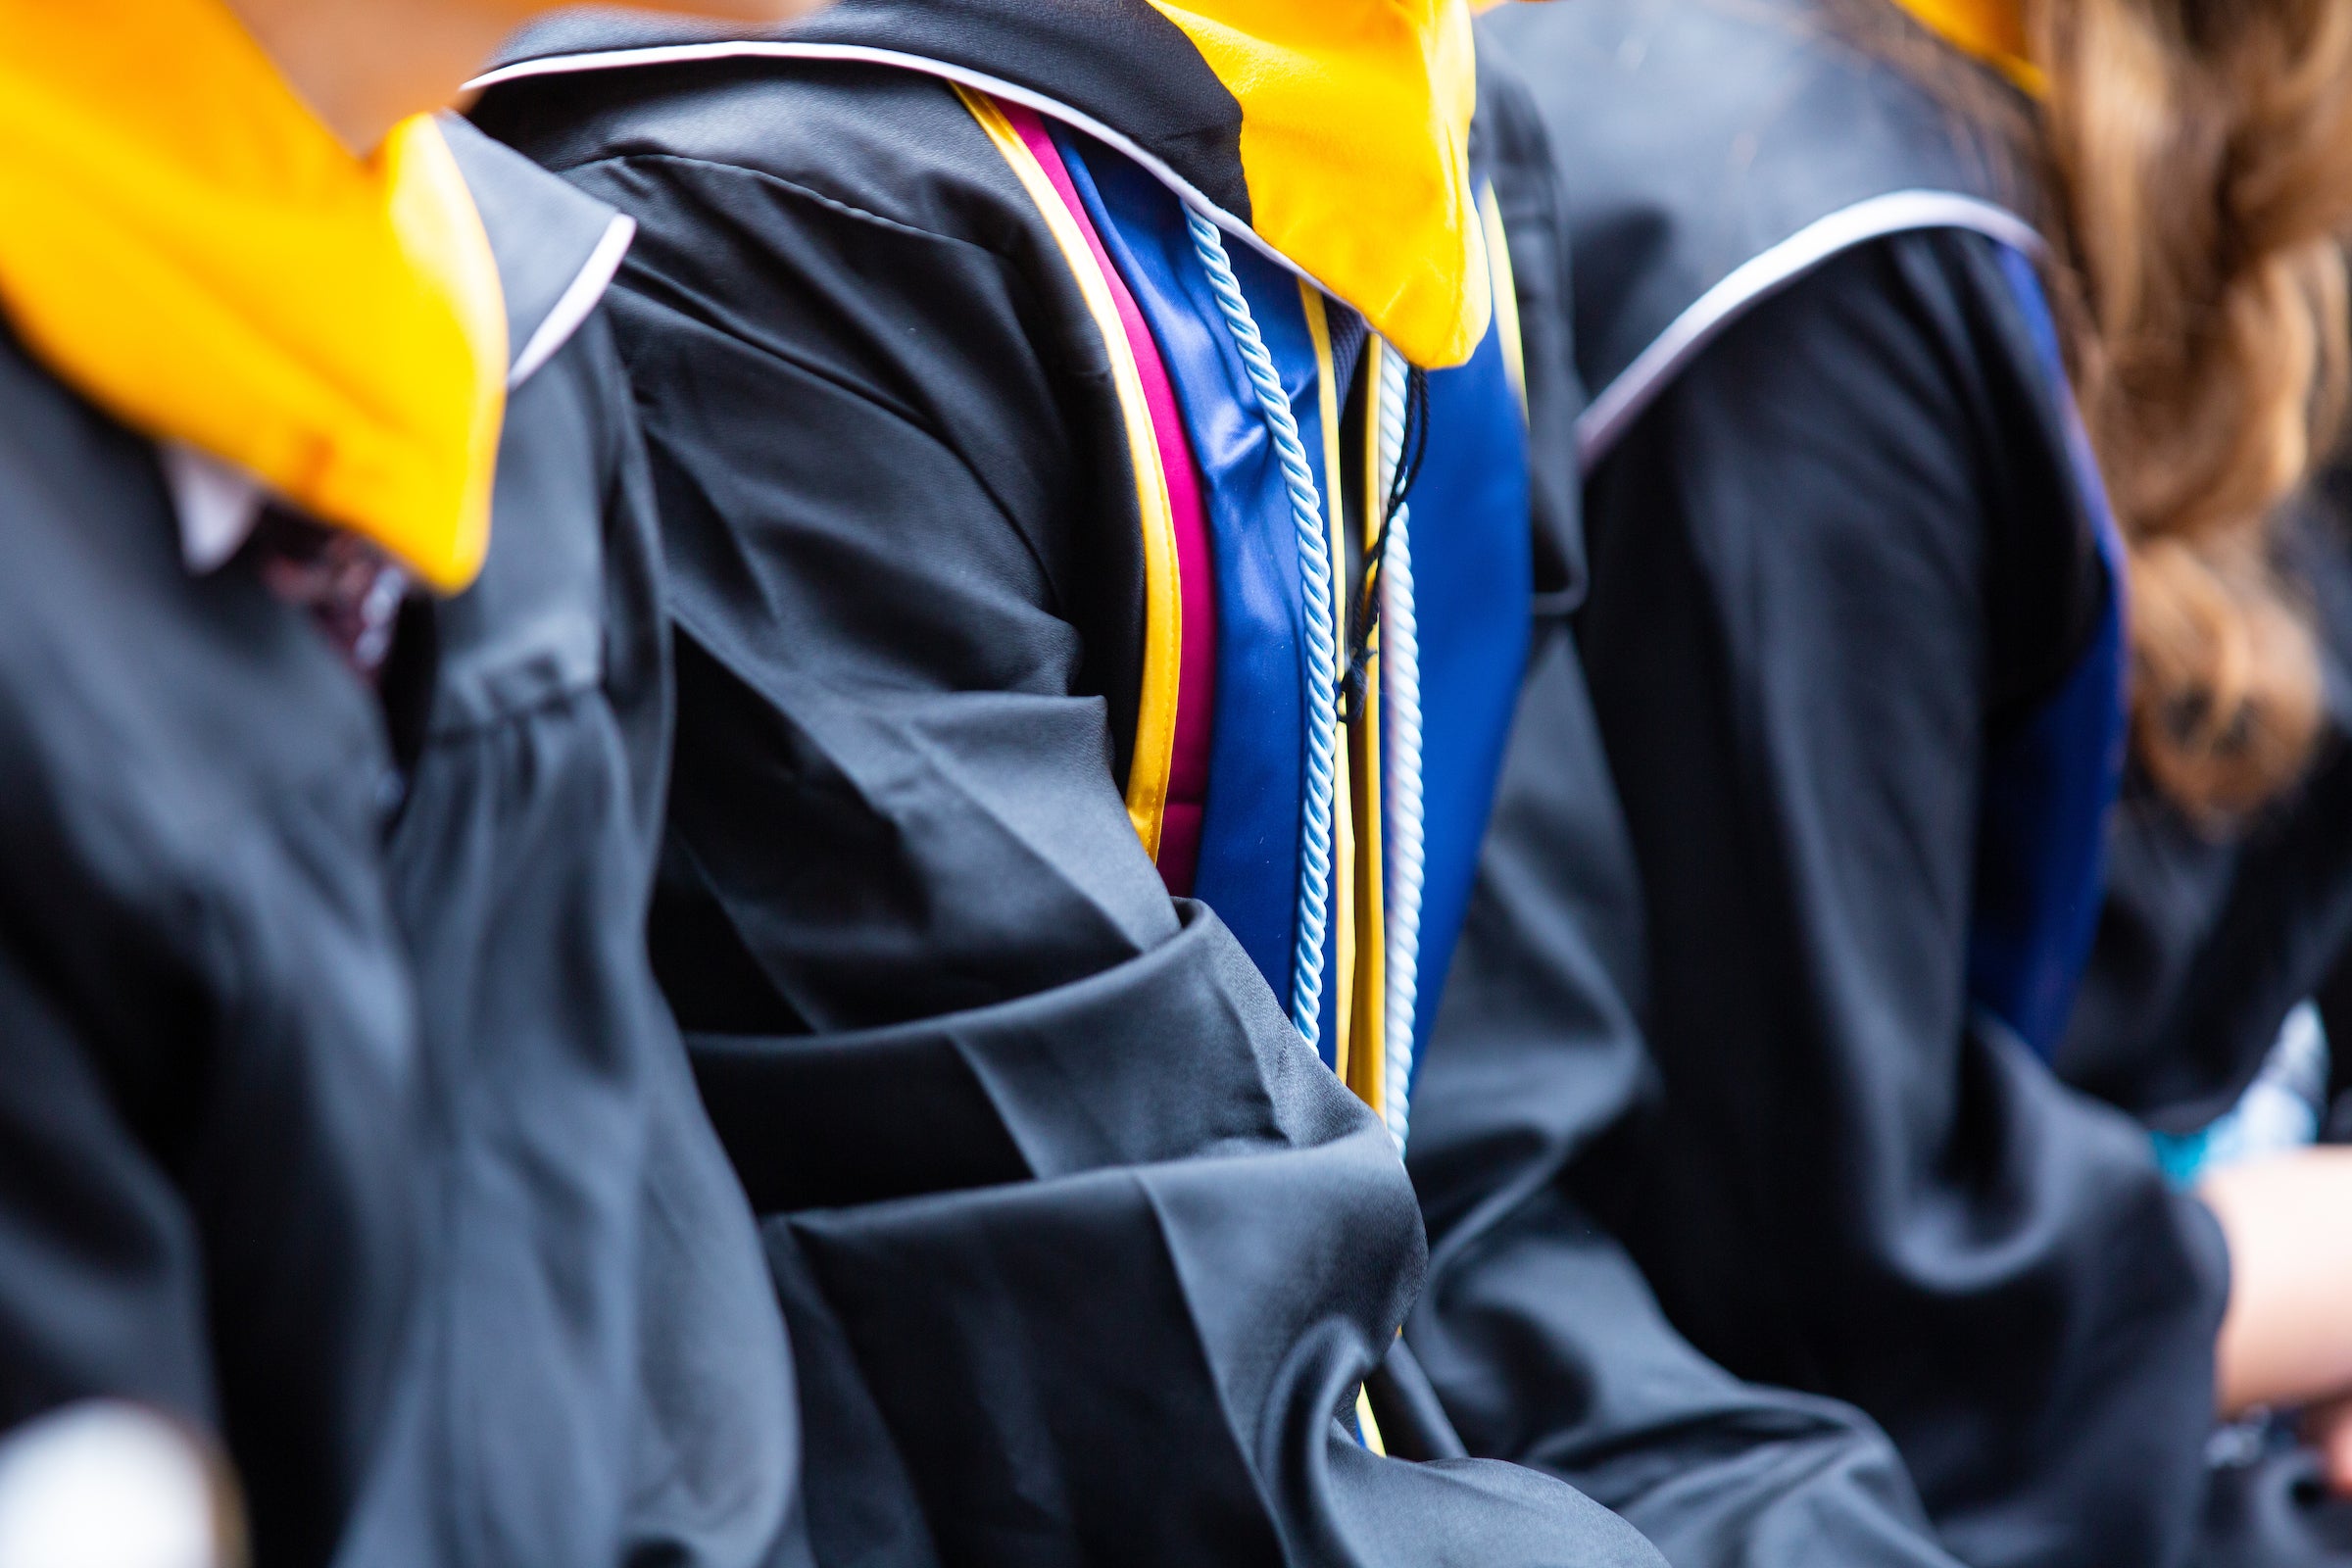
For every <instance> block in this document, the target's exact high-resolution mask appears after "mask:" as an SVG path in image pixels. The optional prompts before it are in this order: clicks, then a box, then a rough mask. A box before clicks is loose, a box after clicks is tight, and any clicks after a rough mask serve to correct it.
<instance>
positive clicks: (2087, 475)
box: [1465, 0, 2227, 1565]
mask: <svg viewBox="0 0 2352 1568" xmlns="http://www.w3.org/2000/svg"><path fill="white" fill-rule="evenodd" d="M1844 16H1845V13H1844V12H1843V11H1840V12H1838V13H1835V14H1833V13H1832V12H1831V11H1830V10H1829V8H1827V7H1826V6H1816V5H1814V4H1812V3H1810V0H1769V3H1766V4H1748V3H1742V4H1738V5H1734V4H1730V3H1721V4H1718V3H1715V0H1697V3H1692V0H1675V3H1672V4H1665V3H1660V0H1597V3H1592V0H1579V3H1578V4H1574V5H1559V6H1547V7H1546V6H1527V7H1510V8H1506V9H1505V10H1503V11H1500V12H1498V13H1496V14H1495V15H1494V16H1492V17H1491V18H1489V19H1488V20H1487V21H1486V23H1484V24H1483V26H1484V27H1485V28H1486V29H1487V30H1486V32H1485V34H1484V40H1483V41H1484V42H1485V43H1486V44H1488V45H1489V46H1491V47H1496V48H1499V49H1501V50H1503V51H1505V52H1507V53H1508V54H1509V55H1510V56H1511V58H1512V59H1513V60H1514V62H1515V63H1516V64H1517V65H1518V66H1519V67H1520V69H1521V71H1522V73H1524V74H1525V75H1526V76H1527V77H1528V78H1529V80H1530V81H1531V82H1532V83H1533V85H1534V87H1535V89H1536V93H1537V97H1538V100H1539V103H1540V105H1541V107H1542V110H1543V113H1544V124H1545V129H1546V131H1547V133H1548V134H1549V136H1550V139H1551V142H1552V145H1553V149H1554V152H1555V155H1556V156H1557V158H1558V159H1559V162H1560V164H1561V166H1562V168H1563V169H1567V170H1572V171H1575V177H1573V178H1571V179H1569V180H1568V181H1567V184H1568V188H1569V194H1570V201H1571V206H1570V213H1569V229H1570V232H1571V234H1572V236H1573V237H1574V241H1575V245H1574V255H1573V266H1574V278H1573V283H1574V290H1575V306H1574V318H1575V324H1576V328H1577V343H1576V350H1577V357H1578V363H1579V366H1580V368H1581V371H1582V373H1583V376H1584V379H1585V381H1586V383H1587V384H1588V385H1589V386H1591V387H1592V388H1593V389H1594V391H1593V403H1592V406H1591V408H1590V409H1589V410H1588V411H1587V413H1586V414H1585V415H1584V416H1583V417H1582V419H1581V420H1580V430H1579V444H1580V447H1581V449H1582V451H1581V456H1582V459H1583V462H1584V464H1585V466H1586V471H1587V474H1588V488H1587V492H1586V501H1587V526H1588V529H1589V548H1590V551H1591V577H1592V581H1591V588H1590V592H1589V595H1588V596H1587V598H1586V601H1585V603H1584V604H1583V606H1582V607H1581V609H1580V610H1579V611H1578V613H1577V615H1576V621H1575V628H1576V637H1577V645H1578V648H1579V651H1580V652H1581V654H1582V656H1583V661H1584V665H1585V669H1586V674H1587V678H1588V681H1589V684H1590V689H1591V695H1592V703H1593V715H1594V718H1595V719H1596V721H1597V726H1598V730H1599V733H1600V735H1601V738H1602V740H1603V742H1604V744H1605V746H1606V750H1607V754H1608V758H1609V762H1610V766H1611V771H1612V773H1613V776H1614V779H1615V782H1616V785H1617V793H1618V796H1619V799H1620V801H1621V802H1622V804H1623V809H1624V811H1625V818H1626V825H1627V828H1628V831H1629V834H1630V838H1631V842H1632V846H1633V851H1634V859H1635V864H1636V866H1637V867H1638V871H1639V879H1638V883H1639V888H1640V892H1641V895H1642V907H1643V910H1644V913H1645V919H1646V926H1645V933H1646V935H1645V938H1644V940H1643V941H1642V945H1641V950H1640V952H1641V957H1642V978H1641V984H1640V991H1639V992H1638V995H1639V996H1640V997H1641V998H1642V1000H1643V1003H1644V1005H1645V1014H1644V1016H1645V1021H1646V1024H1647V1038H1648V1041H1649V1045H1650V1048H1651V1054H1652V1057H1653V1060H1654V1063H1655V1069H1656V1078H1655V1082H1654V1084H1652V1085H1650V1086H1648V1100H1649V1103H1648V1105H1647V1107H1646V1109H1645V1111H1644V1113H1643V1114H1642V1116H1641V1117H1640V1118H1639V1120H1638V1121H1637V1122H1636V1123H1635V1124H1634V1125H1632V1126H1629V1127H1627V1128H1625V1129H1623V1130H1622V1131H1620V1132H1619V1133H1618V1134H1616V1135H1615V1136H1613V1137H1611V1138H1610V1139H1608V1140H1606V1141H1604V1142H1603V1143H1601V1144H1600V1145H1598V1146H1596V1147H1595V1148H1594V1149H1593V1151H1592V1152H1591V1153H1590V1154H1589V1155H1588V1156H1587V1158H1586V1159H1585V1160H1584V1161H1583V1163H1582V1167H1581V1168H1580V1169H1579V1170H1578V1171H1577V1172H1576V1173H1575V1174H1574V1177H1573V1180H1572V1181H1571V1183H1570V1184H1569V1190H1568V1197H1570V1198H1572V1199H1573V1200H1574V1201H1577V1202H1578V1203H1580V1204H1582V1205H1584V1206H1585V1207H1586V1208H1587V1209H1588V1210H1589V1211H1590V1212H1591V1213H1593V1216H1594V1217H1595V1219H1596V1220H1597V1221H1598V1222H1599V1223H1600V1224H1602V1225H1603V1226H1604V1227H1605V1228H1606V1229H1607V1230H1608V1231H1609V1232H1611V1233H1612V1234H1613V1235H1615V1236H1616V1237H1617V1238H1619V1239H1620V1240H1622V1242H1623V1243H1624V1244H1625V1246H1626V1248H1627V1250H1629V1252H1630V1253H1631V1254H1632V1255H1633V1257H1634V1258H1635V1259H1636V1260H1637V1261H1638V1262H1639V1263H1640V1265H1641V1267H1642V1272H1643V1274H1644V1275H1645V1276H1646V1278H1647V1279H1648V1281H1649V1282H1650V1283H1651V1284H1652V1285H1653V1286H1654V1288H1655V1290H1656V1294H1657V1299H1658V1300H1659V1302H1660V1304H1661V1305H1662V1306H1663V1308H1664V1310H1665V1313H1666V1315H1667V1316H1668V1318H1670V1319H1671V1320H1672V1322H1673V1323H1674V1325H1675V1327H1676V1328H1677V1329H1679V1330H1681V1331H1682V1332H1683V1333H1684V1334H1686V1335H1688V1336H1689V1338H1690V1341H1691V1344H1692V1345H1693V1346H1695V1347H1696V1348H1698V1349H1699V1350H1700V1351H1702V1352H1704V1353H1705V1354H1706V1355H1708V1356H1710V1357H1711V1358H1713V1359H1714V1360H1715V1361H1717V1362H1719V1363H1721V1364H1722V1365H1723V1366H1724V1367H1725V1368H1727V1369H1728V1370H1730V1371H1731V1372H1733V1373H1735V1374H1738V1375H1739V1376H1741V1377H1744V1378H1750V1379H1754V1380H1756V1381H1758V1382H1763V1383H1769V1384H1776V1385H1781V1386H1786V1387H1789V1388H1793V1389H1798V1390H1803V1391H1807V1392H1811V1393H1817V1394H1821V1395H1825V1396H1829V1397H1835V1398H1838V1399H1842V1400H1846V1401H1849V1402H1851V1403H1852V1404H1854V1405H1857V1406H1859V1407H1860V1408H1861V1409H1862V1410H1863V1411H1864V1412H1866V1413H1867V1414H1868V1415H1870V1416H1871V1417H1873V1418H1875V1419H1876V1420H1877V1421H1878V1422H1879V1423H1880V1424H1881V1425H1882V1426H1884V1427H1885V1429H1886V1430H1887V1433H1888V1435H1889V1436H1890V1437H1891V1438H1892V1439H1893V1441H1894V1443H1895V1445H1896V1446H1897V1447H1898V1448H1899V1450H1900V1451H1901V1454H1902V1457H1903V1460H1904V1462H1905V1464H1906V1466H1907V1468H1908V1469H1909V1470H1910V1471H1911V1473H1912V1475H1913V1477H1914V1479H1915V1480H1916V1482H1917V1485H1918V1488H1919V1491H1920V1495H1921V1496H1922V1498H1923V1499H1924V1501H1925V1503H1926V1505H1927V1508H1928V1511H1929V1514H1930V1515H1931V1517H1932V1518H1933V1519H1934V1521H1935V1523H1936V1527H1937V1530H1938V1532H1939V1534H1940V1536H1941V1538H1942V1540H1943V1541H1944V1543H1945V1544H1946V1545H1947V1546H1948V1547H1949V1548H1950V1549H1951V1550H1952V1551H1953V1552H1954V1554H1955V1555H1957V1556H1959V1557H1961V1558H1962V1559H1963V1560H1966V1561H1968V1562H1971V1563H1976V1564H1985V1565H1990V1564H2011V1563H2034V1564H2060V1563H2070V1564H2071V1563H2081V1564H2108V1563H2116V1562H2136V1563H2166V1562H2174V1561H2178V1560H2180V1557H2181V1555H2182V1553H2183V1552H2184V1550H2185V1549H2186V1547H2187V1544H2188V1541H2189V1536H2190V1533H2191V1530H2192V1526H2193V1524H2194V1521H2195V1519H2196V1517H2197V1510H2198V1499H2199V1497H2200V1495H2201V1493H2202V1489H2203V1475H2204V1472H2203V1464H2202V1450H2203V1448H2204V1445H2205V1440H2206V1435H2207V1431H2208V1428H2209V1425H2210V1421H2211V1415H2212V1409H2213V1337H2214V1333H2215V1331H2216V1328H2217V1326H2218V1323H2219V1320H2220V1316H2221V1310H2222V1305H2223V1301H2224V1298H2225V1295H2226V1291H2227V1262H2226V1258H2225V1255H2224V1248H2223V1244H2222V1238H2221V1235H2220V1231H2219V1229H2218V1226H2217V1225H2216V1224H2215V1222H2214V1220H2213V1218H2212V1216H2211V1215H2210V1214H2209V1213H2208V1212H2207V1211H2206V1210H2205V1209H2204V1208H2203V1207H2202V1206H2201V1205H2199V1204H2198V1203H2196V1202H2195V1201H2193V1200H2191V1199H2188V1198H2186V1197H2183V1196H2180V1195H2177V1194H2175V1193H2173V1192H2172V1191H2170V1190H2169V1189H2168V1187H2167V1185H2166V1183H2165V1182H2164V1180H2163V1178H2162V1176H2161V1175H2160V1173H2159V1172H2158V1170H2157V1167H2156V1164H2155V1161H2154V1158H2153V1155H2152V1152H2151V1151H2150V1149H2149V1147H2148V1143H2147V1140H2146V1137H2145V1135H2144V1134H2143V1133H2142V1132H2141V1131H2140V1129H2139V1128H2138V1127H2137V1126H2135V1125H2134V1124H2133V1123H2131V1121H2130V1120H2129V1119H2128V1118H2127V1117H2125V1116H2124V1115H2122V1114H2121V1113H2119V1112H2117V1111H2115V1110H2114V1109H2112V1108H2111V1107H2108V1106H2105V1105H2102V1104H2099V1103H2095V1102H2093V1101H2091V1100H2089V1099H2088V1098H2086V1097H2084V1096H2082V1095H2080V1094H2078V1093H2076V1092H2074V1091H2072V1090H2070V1089H2068V1088H2067V1087H2065V1086H2064V1085H2063V1084H2061V1083H2060V1081H2059V1080H2058V1079H2057V1078H2056V1076H2055V1075H2054V1074H2053V1073H2052V1072H2051V1070H2050V1068H2049V1066H2048V1064H2047V1060H2046V1057H2047V1055H2048V1054H2049V1053H2050V1052H2051V1051H2052V1050H2053V1049H2054V1047H2055V1045H2056V1043H2057V1036H2058V1034H2059V1032H2060V1030H2061V1028H2062V1027H2063V1024H2064V1021H2065V1018H2066V1016H2067V1012H2068V1009H2069V1008H2070V1006H2071V1005H2072V1002H2073V997H2074V994H2075V992H2076V991H2077V989H2078V988H2079V985H2080V981H2081V975H2082V966H2083V962H2084V957H2085V955H2086V954H2087V951H2088V949H2089V946H2090V941H2091V936H2092V927H2093V924H2094V921H2095V917H2096V913H2097V909H2098V891H2099V888H2100V886H2101V878H2102V875H2103V869H2102V864H2101V846H2102V843H2103V839H2102V830H2103V826H2104V821H2105V817H2106V813H2107V809H2108V808H2109V806H2110V805H2111V804H2112V802H2113V800H2114V798H2115V793H2116V790H2117V788H2118V787H2119V781H2120V778H2121V774H2122V770H2123V759H2124V752H2125V745H2124V741H2125V734H2124V730H2125V726H2124V703H2123V699H2124V686H2123V680H2124V673H2125V647H2124V642H2123V637H2122V623H2121V613H2122V607H2121V604H2120V599H2121V580H2120V578H2121V574H2120V568H2119V564H2118V563H2119V553H2120V545H2119V541H2118V540H2117V538H2116V535H2115V531H2114V525H2113V522H2112V519H2111V518H2110V517H2109V515H2108V514H2107V512H2106V507H2105V502H2104V497H2103V495H2102V493H2101V489H2100V485H2099V481H2098V476H2097V473H2096V469H2095V466H2093V465H2092V464H2091V463H2090V461H2089V455H2088V451H2087V443H2086V442H2084V441H2083V440H2082V434H2081V429H2080V425H2079V422H2078V421H2077V420H2076V418H2075V417H2074V415H2073V412H2072V404H2071V401H2070V399H2069V395H2068V392H2067V388H2066V385H2065V382H2064V379H2063V374H2062V371H2061V370H2060V368H2059V367H2060V357H2059V355H2058V352H2057V343H2056V334H2055V331H2054V329H2053V327H2052V325H2051V322H2050V319H2049V313H2048V309H2047V305H2046V302H2045V301H2044V299H2043V298H2042V295H2041V291H2040V286H2039V282H2038V278H2037V276H2036V273H2035V269H2034V259H2033V258H2034V251H2035V248H2036V245H2037V241H2036V240H2035V237H2034V231H2033V229H2032V227H2031V225H2029V224H2028V223H2026V222H2025V221H2023V220H2022V219H2020V218H2019V217H2017V216H2016V215H2017V213H2018V212H2019V211H2020V210H2021V205H2022V204H2021V201H2020V191H2021V189H2022V186H2021V185H2020V183H2019V177H2018V176H2017V175H2016V174H2015V173H2014V172H2011V171H2009V170H2008V169H2007V168H2006V167H2005V165H2004V163H2003V161H2002V159H2001V158H2000V157H1999V156H1998V155H1997V150H1996V149H1993V148H1990V147H1987V146H1984V145H1981V144H1980V143H1979V142H1978V141H1977V140H1976V139H1975V138H1974V137H1973V136H1972V134H1971V133H1970V132H1969V130H1968V128H1967V126H1966V123H1965V122H1964V121H1963V120H1962V119H1961V118H1960V117H1959V116H1957V115H1956V114H1955V113H1953V112H1952V111H1951V110H1949V109H1948V108H1946V107H1945V106H1944V105H1943V104H1942V103H1940V102H1939V101H1937V100H1936V99H1934V98H1932V97H1931V96H1930V95H1929V94H1928V93H1927V92H1926V91H1925V90H1924V89H1922V88H1920V87H1917V86H1915V85H1914V84H1913V82H1912V81H1911V79H1910V78H1909V77H1907V76H1906V75H1904V74H1903V73H1901V72H1900V71H1899V70H1898V69H1897V68H1896V67H1895V66H1893V65H1891V64H1889V63H1887V60H1888V58H1890V57H1887V56H1882V55H1880V54H1879V53H1876V52H1874V51H1873V50H1872V49H1870V48H1868V47H1864V46H1861V45H1858V44H1855V43H1850V42H1847V41H1845V38H1844V37H1843V36H1841V33H1840V27H1841V26H1842V25H1843V23H1842V21H1841V20H1840V19H1842V18H1843V17H1844ZM1865 19H1866V20H1867V14H1865ZM1882 20H1883V21H1884V22H1885V23H1886V24H1887V25H1889V26H1894V27H1902V26H1907V25H1908V24H1907V23H1904V22H1903V21H1902V19H1901V18H1900V16H1899V14H1898V13H1896V12H1894V11H1892V10H1891V9H1889V10H1888V11H1887V12H1885V13H1884V15H1883V18H1882ZM1924 42H1926V35H1925V34H1924V33H1923V34H1918V35H1916V36H1914V37H1913V38H1912V39H1910V40H1909V44H1910V45H1911V46H1912V47H1918V46H1920V45H1921V44H1923V43H1924ZM2009 64H2010V66H2011V68H2012V69H2013V70H2019V72H2020V74H2025V72H2024V71H2023V70H2022V69H2020V68H2019V67H2018V63H2016V62H2014V61H2012V62H2009ZM1574 721H1575V720H1574V718H1573V715H1570V716H1566V717H1562V718H1559V719H1557V720H1555V722H1562V723H1567V722H1574ZM1521 722H1522V725H1523V726H1527V725H1530V724H1533V723H1535V722H1537V719H1536V717H1535V716H1534V715H1532V714H1526V713H1523V715H1522V720H1521ZM1523 744H1533V742H1532V741H1527V742H1523ZM1540 831H1553V830H1552V829H1549V828H1546V827H1544V818H1543V817H1542V816H1540V815H1539V816H1538V817H1537V818H1536V819H1535V820H1534V821H1533V822H1529V823H1522V822H1515V821H1511V820H1506V821H1505V822H1503V823H1502V825H1501V826H1500V828H1499V829H1498V832H1497V843H1496V846H1495V848H1494V849H1493V850H1492V851H1491V853H1492V854H1494V855H1495V856H1498V857H1503V858H1506V859H1507V858H1510V857H1512V856H1514V855H1517V856H1519V857H1520V858H1521V862H1522V863H1524V862H1525V860H1526V859H1527V858H1531V857H1534V856H1537V855H1539V854H1540V853H1541V849H1542V843H1541V841H1540V840H1538V839H1537V838H1535V837H1534V835H1535V834H1537V833H1538V832H1540ZM1514 841H1517V842H1516V843H1514ZM1465 961H1467V960H1465Z"/></svg>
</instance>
